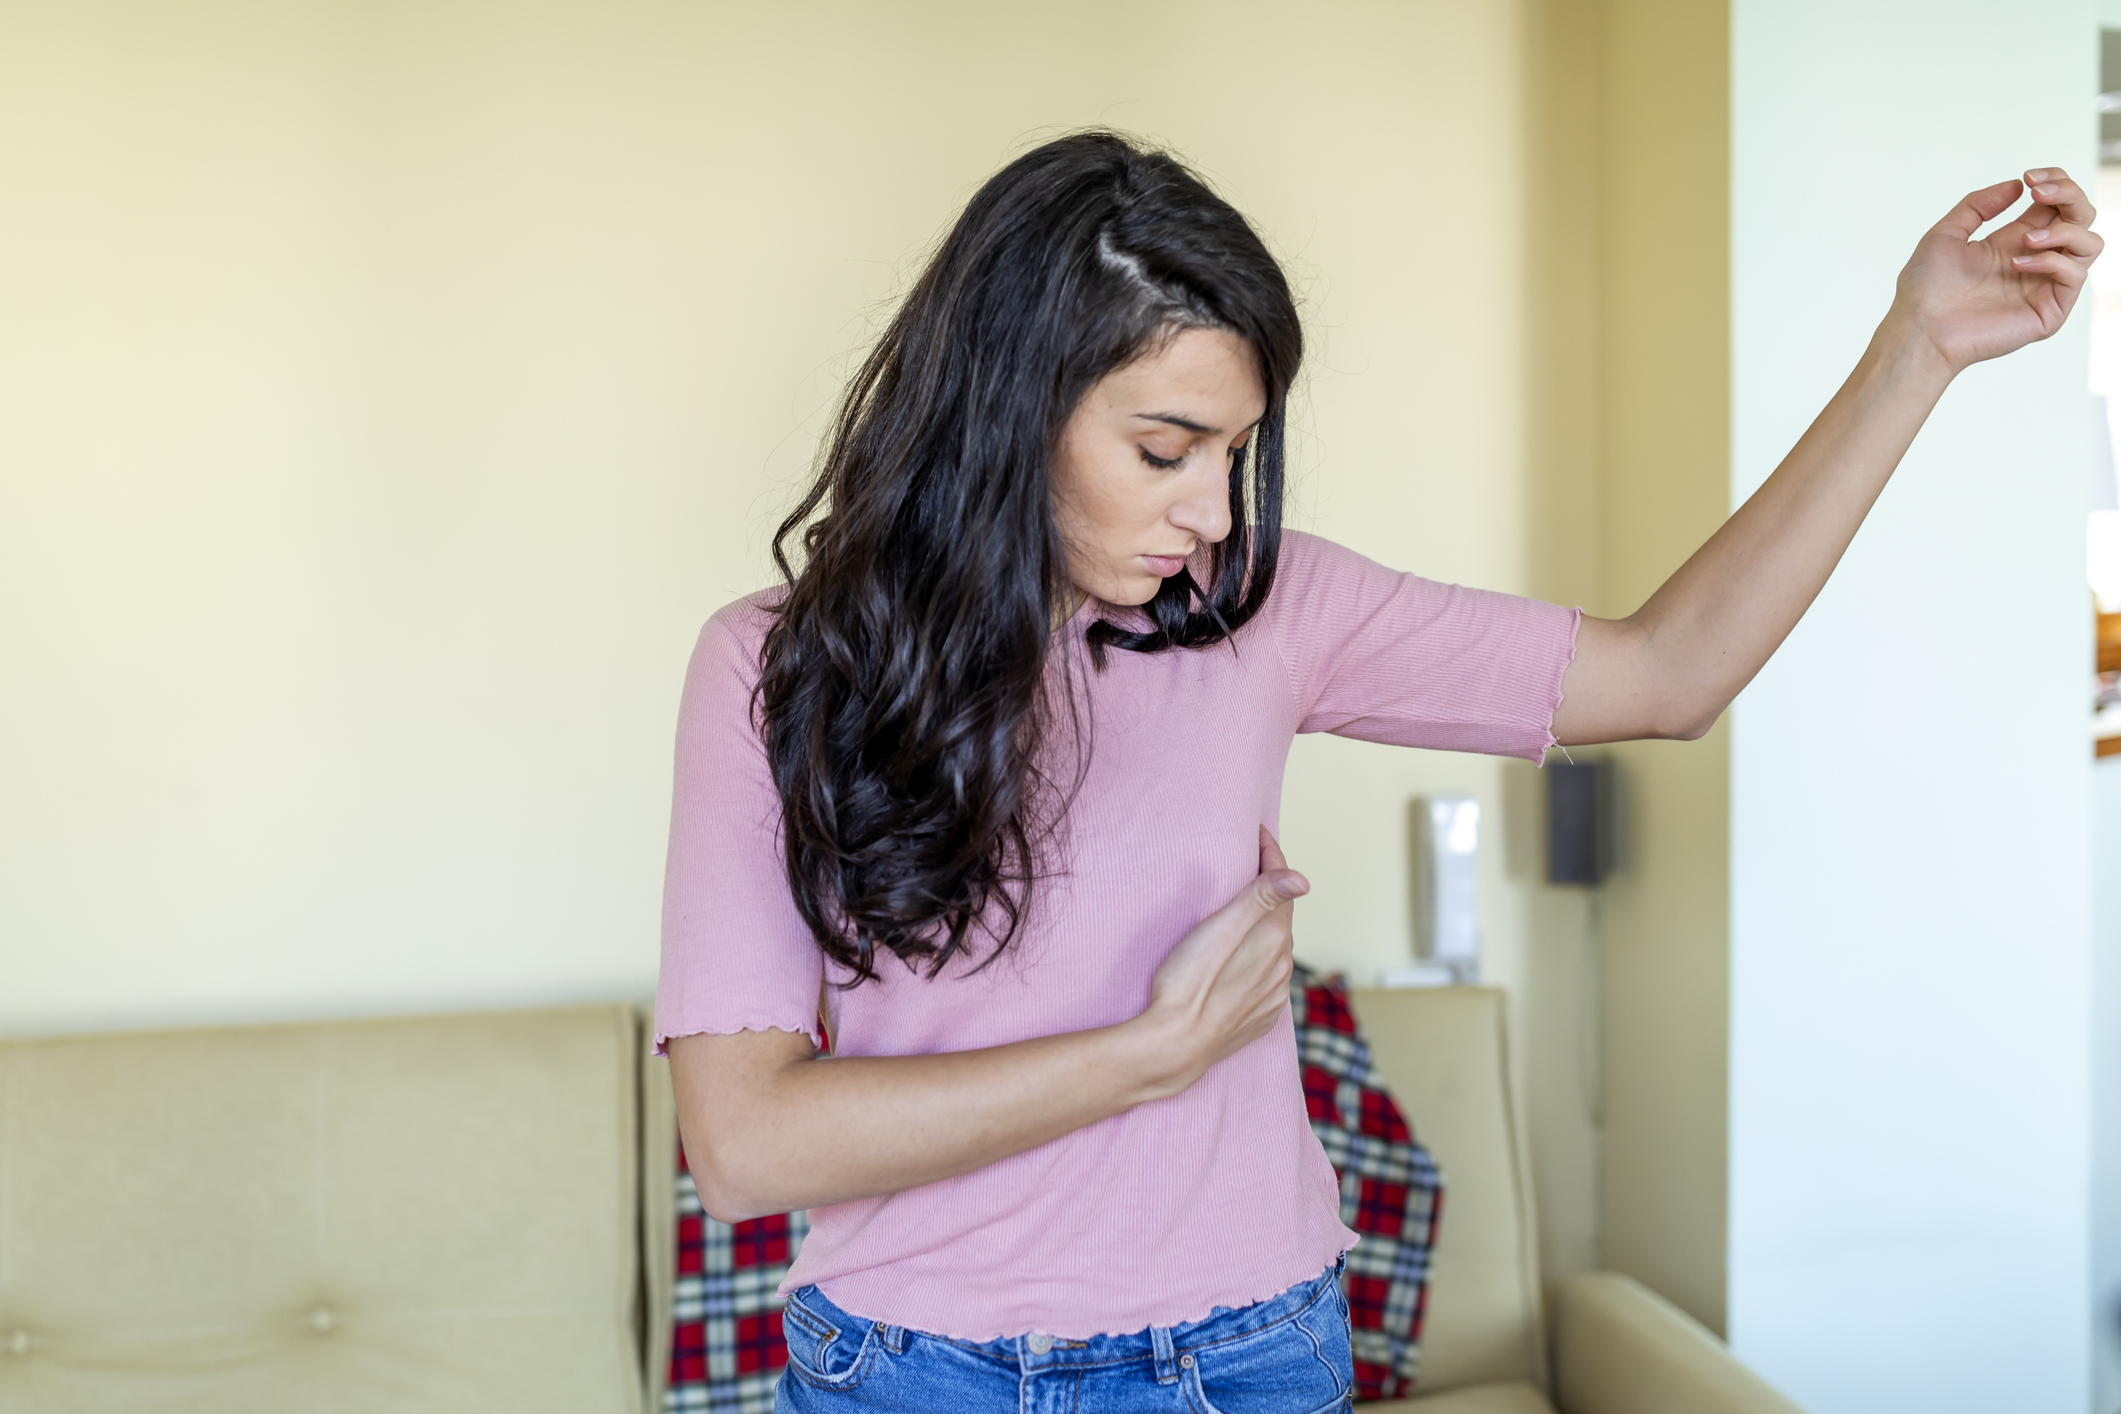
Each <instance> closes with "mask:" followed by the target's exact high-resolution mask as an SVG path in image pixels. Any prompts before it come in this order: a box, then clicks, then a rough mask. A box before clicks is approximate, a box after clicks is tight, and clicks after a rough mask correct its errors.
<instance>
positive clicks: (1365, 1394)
mask: <svg viewBox="0 0 2121 1414" xmlns="http://www.w3.org/2000/svg"><path fill="white" fill-rule="evenodd" d="M1289 1002H1290V1006H1291V1008H1292V1009H1293V1011H1294V1012H1295V1016H1296V1047H1297V1052H1296V1053H1297V1063H1298V1064H1299V1065H1300V1066H1301V1067H1302V1068H1303V1085H1304V1103H1305V1105H1306V1107H1307V1108H1308V1109H1309V1111H1310V1114H1311V1128H1312V1131H1313V1132H1314V1133H1316V1134H1317V1135H1318V1139H1319V1142H1320V1143H1321V1144H1323V1145H1324V1146H1325V1150H1326V1157H1327V1158H1328V1159H1331V1160H1332V1161H1333V1169H1334V1172H1336V1173H1338V1174H1339V1175H1340V1219H1341V1221H1342V1222H1344V1223H1346V1224H1347V1225H1348V1226H1349V1227H1351V1228H1353V1229H1355V1231H1356V1232H1358V1233H1360V1234H1362V1241H1361V1242H1360V1243H1359V1244H1357V1246H1356V1247H1355V1250H1354V1251H1352V1252H1350V1253H1349V1254H1348V1265H1347V1269H1346V1271H1345V1272H1344V1273H1343V1275H1342V1278H1341V1280H1342V1282H1343V1284H1344V1285H1345V1287H1346V1289H1347V1293H1348V1311H1349V1315H1350V1318H1351V1323H1352V1325H1353V1327H1354V1332H1353V1345H1354V1354H1355V1397H1356V1398H1357V1399H1358V1400H1369V1399H1394V1398H1399V1397H1401V1396H1404V1395H1405V1394H1407V1393H1408V1392H1409V1391H1411V1390H1412V1389H1413V1387H1414V1372H1415V1365H1416V1362H1417V1361H1418V1360H1419V1358H1420V1353H1421V1350H1420V1342H1421V1321H1422V1315H1423V1311H1424V1309H1425V1307H1426V1305H1427V1302H1428V1291H1429V1252H1430V1249H1431V1248H1432V1247H1433V1246H1434V1245H1435V1241H1436V1223H1437V1219H1438V1217H1439V1216H1440V1215H1441V1214H1442V1211H1443V1180H1442V1178H1441V1177H1440V1176H1439V1175H1438V1173H1437V1171H1436V1165H1435V1163H1434V1162H1433V1161H1432V1160H1431V1159H1430V1158H1429V1154H1428V1151H1427V1150H1426V1149H1423V1148H1422V1147H1421V1145H1420V1144H1418V1143H1416V1142H1415V1140H1414V1136H1413V1133H1412V1131H1410V1130H1409V1129H1408V1128H1407V1121H1406V1117H1405V1116H1404V1115H1402V1114H1401V1113H1400V1112H1399V1106H1398V1105H1396V1104H1394V1103H1393V1101H1392V1096H1391V1095H1390V1094H1389V1093H1388V1092H1387V1091H1386V1090H1385V1088H1384V1085H1383V1083H1382V1082H1381V1081H1379V1079H1378V1078H1377V1073H1376V1071H1375V1070H1374V1069H1373V1068H1372V1067H1371V1064H1370V1048H1369V1046H1368V1045H1367V1044H1366V1043H1365V1042H1364V1041H1363V1039H1362V1035H1361V1033H1360V1032H1358V1031H1357V1030H1356V1027H1355V1014H1354V1012H1353V1011H1351V1010H1350V1009H1349V1007H1348V996H1347V991H1346V989H1345V984H1344V983H1343V982H1342V981H1341V979H1340V978H1339V977H1337V976H1321V975H1320V974H1318V973H1315V972H1312V971H1310V970H1309V969H1308V968H1304V967H1298V968H1297V970H1296V976H1295V978H1294V979H1293V980H1292V981H1291V982H1290V984H1289ZM677 1210H678V1232H677V1239H678V1265H677V1301H676V1310H675V1316H676V1326H675V1329H674V1330H673V1331H672V1333H671V1342H670V1383H669V1386H668V1392H667V1393H666V1394H665V1395H664V1396H663V1408H664V1410H665V1411H666V1414H684V1411H694V1410H711V1411H714V1414H725V1411H726V1414H771V1410H772V1409H773V1386H774V1382H775V1381H776V1380H777V1379H778V1378H779V1377H780V1373H781V1367H782V1366H783V1365H785V1364H787V1363H788V1351H787V1346H786V1345H785V1344H784V1343H783V1341H782V1338H781V1302H780V1300H779V1298H777V1297H776V1296H775V1295H774V1294H773V1293H774V1288H775V1287H777V1286H779V1285H780V1282H781V1278H782V1277H783V1276H785V1275H786V1274H787V1271H788V1264H789V1263H790V1262H792V1261H794V1260H795V1254H796V1250H797V1248H799V1247H800V1246H801V1245H802V1241H803V1235H804V1234H805V1233H807V1232H808V1231H809V1230H810V1223H809V1221H808V1219H807V1218H806V1217H805V1216H804V1215H803V1214H801V1213H785V1214H781V1215H779V1216H777V1217H770V1218H755V1219H753V1220H752V1221H750V1222H743V1223H738V1224H736V1225H735V1226H733V1227H732V1226H730V1225H729V1224H727V1223H721V1222H716V1221H715V1220H714V1219H713V1218H710V1217H708V1216H707V1214H706V1213H705V1212H704V1211H703V1210H702V1209H701V1208H700V1199H699V1194H698V1193H696V1192H695V1191H694V1190H693V1186H692V1176H691V1175H690V1174H689V1173H687V1172H686V1171H685V1156H684V1154H683V1152H682V1151H681V1152H680V1153H679V1155H678V1173H677Z"/></svg>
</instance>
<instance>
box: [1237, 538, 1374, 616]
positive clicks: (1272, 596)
mask: <svg viewBox="0 0 2121 1414" xmlns="http://www.w3.org/2000/svg"><path fill="white" fill-rule="evenodd" d="M1395 573H1396V572H1395V571H1392V570H1389V569H1387V568H1386V567H1385V566H1383V565H1380V564H1378V563H1377V562H1376V561H1375V560H1372V559H1370V558H1368V557H1367V556H1365V555H1360V554H1358V553H1356V552H1355V551H1353V550H1350V549H1349V548H1348V547H1347V546H1345V545H1342V544H1340V543H1339V542H1337V541H1333V540H1328V539H1326V538H1325V537H1324V536H1323V535H1313V534H1311V533H1310V532H1309V531H1306V530H1284V531H1283V532H1282V533H1281V550H1280V552H1279V553H1278V554H1277V555H1276V556H1275V561H1274V588H1273V589H1272V590H1271V591H1270V592H1269V594H1268V596H1267V600H1268V606H1269V608H1270V609H1271V610H1274V611H1277V612H1280V613H1283V614H1289V613H1302V612H1304V610H1305V606H1307V605H1311V604H1315V603H1316V602H1317V601H1318V599H1319V598H1320V597H1321V596H1324V597H1325V598H1327V599H1329V600H1330V599H1331V598H1333V597H1334V588H1335V586H1336V585H1338V584H1341V583H1343V582H1345V581H1347V580H1350V579H1357V578H1361V577H1364V576H1367V575H1374V574H1395Z"/></svg>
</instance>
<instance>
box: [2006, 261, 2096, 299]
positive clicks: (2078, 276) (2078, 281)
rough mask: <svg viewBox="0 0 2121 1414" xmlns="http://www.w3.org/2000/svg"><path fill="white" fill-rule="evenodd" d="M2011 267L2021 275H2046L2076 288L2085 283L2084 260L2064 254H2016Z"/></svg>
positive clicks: (2056, 281)
mask: <svg viewBox="0 0 2121 1414" xmlns="http://www.w3.org/2000/svg"><path fill="white" fill-rule="evenodd" d="M2011 269H2013V270H2015V271H2017V272H2018V273H2019V274H2020V275H2045V276H2047V277H2048V278H2049V279H2051V280H2053V281H2054V282H2055V283H2056V284H2058V285H2065V286H2067V287H2068V288H2070V289H2073V290H2074V289H2076V288H2077V287H2078V286H2080V285H2082V284H2083V283H2084V276H2085V273H2086V272H2085V269H2084V262H2083V261H2080V260H2077V259H2074V258H2072V257H2070V256H2067V255H2063V254H2061V253H2059V252H2057V253H2055V254H2052V255H2015V256H2012V257H2011Z"/></svg>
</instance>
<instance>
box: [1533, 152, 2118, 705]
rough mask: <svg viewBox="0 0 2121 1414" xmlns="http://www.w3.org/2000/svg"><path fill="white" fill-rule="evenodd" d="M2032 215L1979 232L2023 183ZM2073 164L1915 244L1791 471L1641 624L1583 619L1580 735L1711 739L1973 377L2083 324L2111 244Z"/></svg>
mask: <svg viewBox="0 0 2121 1414" xmlns="http://www.w3.org/2000/svg"><path fill="white" fill-rule="evenodd" d="M2028 189H2029V190H2030V192H2031V195H2032V201H2031V203H2030V204H2029V205H2027V206H2026V207H2024V208H2023V209H2022V210H2021V211H2020V212H2019V214H2018V217H2017V219H2015V220H2013V221H2010V222H2008V223H2006V224H2004V225H2001V226H1998V227H1996V228H1995V229H1994V230H1993V231H1991V232H1990V233H1989V234H1988V235H1986V236H1981V237H1980V238H1979V239H1976V236H1977V235H1978V233H1979V231H1980V229H1981V227H1982V226H1983V225H1984V224H1985V223H1987V222H1991V221H1994V220H1995V219H1996V218H1997V217H1999V216H2001V215H2002V214H2003V213H2004V212H2005V211H2007V210H2008V209H2009V208H2010V206H2011V205H2012V203H2013V202H2015V201H2016V200H2017V198H2018V196H2019V195H2020V194H2021V192H2024V191H2027V190H2028ZM2096 214H2097V213H2096V212H2094V211H2093V210H2092V207H2091V203H2090V202H2089V201H2087V200H2086V199H2085V196H2084V192H2083V189H2082V188H2080V187H2079V186H2078V185H2077V184H2076V183H2075V182H2073V181H2071V180H2070V179H2069V175H2068V174H2067V173H2066V172H2063V171H2062V170H2060V169H2059V168H2052V167H2043V168H2034V169H2032V170H2030V171H2028V172H2027V173H2026V174H2025V182H2024V183H2022V184H2021V183H2019V182H2017V181H2008V182H1999V183H1997V184H1996V185H1995V186H1992V187H1984V188H1983V189H1981V190H1980V191H1975V192H1969V193H1967V195H1966V197H1965V199H1964V200H1962V201H1961V202H1960V203H1959V204H1958V205H1957V206H1955V207H1953V208H1952V210H1951V211H1949V212H1948V213H1946V215H1945V217H1944V219H1943V220H1941V221H1939V222H1938V223H1937V224H1936V225H1935V226H1933V227H1931V228H1930V229H1929V231H1927V232H1926V233H1925V234H1924V235H1923V237H1922V239H1921V240H1920V241H1919V242H1917V244H1916V246H1915V253H1914V255H1913V256H1912V257H1911V258H1910V259H1909V261H1908V263H1907V265H1906V266H1905V268H1903V269H1902V270H1901V272H1900V279H1899V283H1898V287H1897V291H1896V294H1895V297H1894V300H1893V307H1892V311H1891V312H1890V313H1889V314H1887V316H1886V318H1885V322H1884V323H1883V324H1881V325H1879V326H1878V332H1877V333H1876V334H1875V335H1873V336H1872V338H1871V343H1870V347H1869V348H1867V349H1866V350H1865V351H1864V354H1863V358H1862V361H1861V362H1859V363H1858V364H1857V365H1856V371H1855V372H1854V373H1851V374H1850V375H1849V378H1848V381H1847V382H1845V383H1843V384H1842V385H1841V390H1840V391H1839V392H1838V393H1836V394H1835V395H1834V399H1833V401H1832V402H1830V403H1828V404H1827V406H1826V410H1825V411H1824V412H1822V413H1820V414H1819V416H1818V418H1817V420H1815V421H1814V422H1813V423H1812V425H1811V427H1810V428H1809V429H1808V430H1807V431H1806V432H1805V434H1804V436H1803V437H1802V438H1801V439H1800V440H1799V441H1798V443H1797V445H1796V446H1795V447H1794V448H1792V449H1791V451H1790V454H1789V455H1788V456H1787V457H1785V458H1783V461H1782V465H1780V466H1779V467H1777V468H1776V469H1775V474H1774V475H1773V476H1770V477H1769V478H1768V479H1767V481H1766V482H1765V483H1764V484H1762V486H1761V487H1760V489H1759V490H1758V491H1756V492H1754V493H1753V495H1752V497H1751V498H1750V499H1748V500H1747V501H1746V503H1745V505H1743V506H1742V507H1740V508H1739V510H1738V513H1737V514H1736V515H1734V516H1732V517H1731V518H1730V520H1729V521H1727V522H1726V523H1725V524H1724V526H1723V528H1722V529H1721V530H1719V531H1717V532H1716V534H1715V535H1714V536H1713V537H1712V538H1711V539H1710V540H1709V542H1708V543H1707V544H1706V545H1704V546H1702V547H1701V549H1700V550H1698V551H1697V552H1695V554H1694V556H1693V558H1692V559H1690V560H1688V561H1687V562H1686V564H1684V565H1683V566H1681V567H1680V569H1679V572H1678V573H1677V574H1674V575H1673V576H1672V577H1671V578H1670V579H1669V580H1667V581H1666V582H1665V584H1664V586H1663V587H1662V588H1660V589H1659V590H1658V591H1657V592H1656V593H1655V594H1653V595H1651V596H1650V600H1649V602H1648V603H1646V604H1644V605H1643V606H1642V608H1640V609H1639V610H1637V611H1636V612H1635V613H1634V614H1632V615H1630V616H1629V617H1628V618H1625V619H1619V620H1608V619H1590V618H1587V619H1585V620H1584V621H1583V623H1582V626H1581V629H1580V631H1579V632H1578V635H1577V640H1576V657H1575V660H1574V661H1573V662H1572V663H1571V664H1570V665H1569V670H1568V673H1567V675H1566V676H1564V677H1563V679H1562V694H1563V697H1562V703H1561V708H1560V710H1558V711H1557V712H1556V713H1555V714H1554V734H1555V736H1556V737H1557V738H1559V739H1560V740H1561V741H1562V742H1563V743H1564V744H1567V745H1574V744H1576V743H1578V742H1594V741H1624V740H1627V739H1629V738H1632V737H1643V736H1671V737H1697V736H1700V735H1701V734H1702V733H1703V732H1705V731H1707V730H1708V729H1709V727H1710V726H1712V725H1713V724H1714V723H1715V721H1716V718H1717V717H1718V716H1720V715H1721V714H1722V712H1723V710H1724V708H1726V707H1728V706H1729V705H1730V704H1731V700H1732V699H1733V698H1735V697H1736V696H1737V695H1738V693H1739V691H1740V690H1741V689H1742V688H1744V686H1745V685H1746V684H1747V683H1748V682H1750V681H1752V678H1753V675H1754V674H1755V673H1757V672H1759V671H1760V669H1761V666H1762V665H1763V664H1765V663H1766V662H1767V660H1768V655H1769V654H1771V653H1773V652H1774V651H1775V649H1776V648H1777V647H1778V646H1779V645H1780V644H1781V643H1782V640H1783V639H1784V638H1786V637H1788V635H1789V632H1790V630H1791V629H1792V628H1794V627H1796V624H1797V620H1798V619H1800V618H1802V617H1803V616H1804V611H1805V610H1806V609H1807V608H1809V607H1810V606H1811V603H1812V600H1813V599H1814V598H1816V597H1817V596H1818V594H1819V590H1820V588H1821V587H1822V586H1824V585H1825V583H1826V579H1827V576H1828V575H1829V574H1831V573H1832V572H1833V569H1834V566H1835V564H1836V563H1838V562H1839V561H1840V559H1841V555H1842V552H1843V551H1845V550H1846V549H1848V546H1849V542H1850V541H1851V540H1853V539H1854V538H1855V535H1856V530H1857V528H1858V527H1859V526H1861V525H1862V524H1863V517H1864V516H1865V514H1867V513H1868V512H1869V510H1870V508H1871V504H1872V503H1873V502H1874V501H1876V500H1877V499H1878V493H1879V492H1880V491H1882V490H1884V489H1885V483H1886V480H1887V479H1888V478H1889V477H1891V476H1892V474H1893V469H1894V468H1895V467H1896V466H1898V465H1899V464H1900V459H1901V457H1902V456H1904V455H1905V454H1906V452H1907V449H1908V446H1909V444H1910V443H1912V442H1913V441H1914V439H1915V434H1916V433H1917V432H1918V431H1920V430H1921V427H1922V423H1923V420H1924V419H1925V418H1927V417H1928V416H1929V414H1930V410H1931V409H1932V408H1933V407H1935V406H1936V403H1937V399H1938V398H1939V397H1940V396H1941V395H1942V394H1943V392H1944V389H1945V387H1946V386H1947V385H1948V384H1949V383H1950V382H1951V380H1952V377H1953V375H1954V374H1955V373H1956V372H1958V370H1960V369H1963V368H1966V367H1969V366H1970V365H1972V364H1975V363H1978V362H1980V361H1981V360H1983V359H1989V358H1999V357H2002V356H2003V355H2005V354H2008V353H2011V352H2012V351H2014V350H2016V349H2020V348H2023V347H2024V346H2025V345H2026V344H2028V343H2032V342H2034V341H2036V340H2039V339H2045V338H2047V337H2048V336H2050V335H2052V334H2053V333H2054V332H2055V331H2056V330H2058V329H2060V328H2061V327H2062V325H2063V324H2064V322H2065V321H2067V320H2068V318H2069V313H2070V310H2071V309H2072V308H2073V307H2074V306H2075V304H2076V301H2077V297H2078V295H2079V294H2080V293H2081V292H2082V290H2083V288H2084V281H2085V277H2086V273H2087V272H2088V270H2089V269H2090V266H2091V263H2092V261H2093V260H2095V259H2097V258H2098V255H2099V251H2100V249H2101V247H2102V246H2103V244H2104V243H2103V242H2102V241H2101V240H2100V238H2099V236H2098V235H2097V234H2095V233H2094V232H2093V231H2092V230H2091V222H2092V218H2093V217H2094V216H2095V215H2096Z"/></svg>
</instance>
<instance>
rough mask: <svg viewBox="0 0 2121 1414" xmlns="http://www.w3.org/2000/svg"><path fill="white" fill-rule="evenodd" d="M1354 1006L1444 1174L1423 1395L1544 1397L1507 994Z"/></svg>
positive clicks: (1397, 993) (1365, 1001)
mask: <svg viewBox="0 0 2121 1414" xmlns="http://www.w3.org/2000/svg"><path fill="white" fill-rule="evenodd" d="M1349 999H1350V1001H1351V1002H1352V1003H1353V1004H1354V1008H1355V1016H1356V1019H1357V1020H1358V1021H1359V1022H1360V1023H1361V1025H1362V1033H1363V1038H1364V1039H1365V1040H1367V1041H1368V1042H1369V1043H1370V1055H1371V1058H1372V1060H1373V1061H1375V1063H1376V1066H1377V1070H1378V1073H1379V1074H1380V1075H1381V1076H1383V1077H1384V1082H1385V1086H1386V1088H1388V1089H1389V1090H1391V1092H1392V1095H1393V1098H1394V1099H1396V1100H1398V1101H1399V1108H1400V1110H1401V1111H1402V1112H1403V1113H1404V1114H1405V1115H1406V1117H1407V1122H1408V1123H1409V1124H1411V1125H1412V1126H1413V1128H1414V1136H1415V1137H1416V1138H1417V1139H1419V1140H1420V1141H1421V1142H1422V1144H1423V1145H1425V1146H1426V1147H1427V1148H1428V1150H1429V1153H1430V1154H1431V1155H1432V1156H1434V1158H1435V1160H1436V1166H1437V1167H1438V1168H1439V1169H1440V1170H1442V1172H1443V1215H1442V1219H1441V1221H1440V1222H1439V1223H1438V1225H1437V1234H1436V1250H1435V1252H1434V1254H1433V1256H1432V1259H1431V1266H1430V1269H1429V1305H1428V1312H1427V1319H1426V1322H1425V1324H1424V1330H1423V1334H1422V1341H1421V1374H1420V1379H1419V1383H1418V1385H1417V1389H1418V1390H1419V1391H1420V1392H1421V1393H1424V1394H1427V1393H1434V1392H1437V1391H1441V1390H1447V1389H1453V1388H1456V1387H1458V1386H1460V1385H1473V1384H1483V1383H1486V1382H1489V1381H1503V1380H1525V1381H1530V1382H1531V1383H1533V1384H1535V1385H1538V1386H1540V1387H1542V1388H1544V1387H1545V1386H1546V1383H1547V1370H1546V1357H1545V1349H1546V1341H1545V1336H1544V1333H1543V1331H1542V1330H1541V1324H1540V1297H1539V1269H1538V1243H1537V1241H1536V1239H1535V1236H1534V1228H1533V1220H1532V1189H1531V1179H1530V1169H1529V1167H1528V1166H1527V1163H1526V1157H1525V1142H1524V1135H1523V1130H1522V1126H1521V1123H1520V1121H1519V1117H1518V1115H1517V1111H1516V1105H1515V1102H1514V1098H1513V1095H1512V1092H1511V1087H1510V1071H1509V1063H1508V1056H1509V1047H1508V1045H1507V1042H1506V1039H1505V1033H1504V994H1503V993H1502V992H1500V991H1498V990H1496V989H1494V988H1490V987H1434V988H1431V987H1408V988H1394V989H1391V990H1366V989H1356V990H1353V991H1351V992H1350V993H1349Z"/></svg>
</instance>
